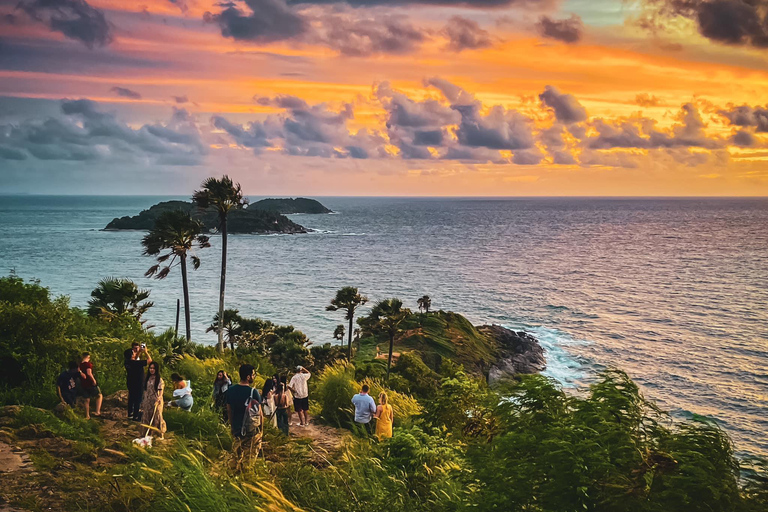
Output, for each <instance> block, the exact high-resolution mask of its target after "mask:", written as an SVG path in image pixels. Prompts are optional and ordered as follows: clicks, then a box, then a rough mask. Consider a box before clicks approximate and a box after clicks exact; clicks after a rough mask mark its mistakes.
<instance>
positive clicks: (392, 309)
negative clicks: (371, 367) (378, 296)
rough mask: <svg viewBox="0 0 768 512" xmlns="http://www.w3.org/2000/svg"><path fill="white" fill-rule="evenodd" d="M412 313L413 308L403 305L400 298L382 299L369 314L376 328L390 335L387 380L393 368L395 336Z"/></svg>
mask: <svg viewBox="0 0 768 512" xmlns="http://www.w3.org/2000/svg"><path fill="white" fill-rule="evenodd" d="M410 314H411V310H409V309H408V308H404V307H403V301H401V300H400V299H386V300H381V301H379V302H377V303H376V305H375V306H373V309H372V310H371V314H370V315H369V316H368V318H369V319H370V320H372V321H373V322H374V328H375V329H376V330H379V331H381V332H384V333H386V334H387V335H388V336H389V357H388V358H387V380H389V370H390V369H391V368H392V353H393V351H394V349H395V336H397V334H398V333H399V332H400V325H401V324H402V323H403V321H404V320H405V319H406V318H408V315H410Z"/></svg>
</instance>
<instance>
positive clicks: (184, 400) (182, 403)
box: [168, 373, 195, 411]
mask: <svg viewBox="0 0 768 512" xmlns="http://www.w3.org/2000/svg"><path fill="white" fill-rule="evenodd" d="M171 380H172V381H173V387H174V389H173V398H175V400H171V401H170V402H168V405H169V406H170V407H178V408H180V409H181V410H183V411H191V410H192V405H193V404H194V403H195V402H194V399H193V398H192V387H190V385H189V382H188V381H186V380H184V377H182V376H181V375H179V374H178V373H174V374H173V375H171Z"/></svg>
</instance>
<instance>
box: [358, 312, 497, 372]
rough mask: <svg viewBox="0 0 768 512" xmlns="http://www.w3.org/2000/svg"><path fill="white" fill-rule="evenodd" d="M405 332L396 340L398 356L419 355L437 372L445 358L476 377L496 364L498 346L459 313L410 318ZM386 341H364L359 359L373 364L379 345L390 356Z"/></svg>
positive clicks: (383, 339)
mask: <svg viewBox="0 0 768 512" xmlns="http://www.w3.org/2000/svg"><path fill="white" fill-rule="evenodd" d="M403 328H404V329H405V332H404V333H403V334H402V335H401V336H400V337H398V338H396V339H395V352H406V351H415V352H418V353H419V355H420V356H421V357H422V359H423V360H424V362H425V363H426V364H427V365H428V366H430V367H431V368H433V369H437V367H438V366H439V364H440V361H441V360H442V359H443V358H446V359H451V360H453V361H455V362H456V363H459V364H463V365H464V367H465V368H467V369H468V370H471V371H473V372H475V373H486V372H487V370H488V367H489V366H490V365H491V364H492V363H493V362H494V361H495V360H496V357H497V349H496V342H495V341H494V340H492V339H490V338H488V337H487V336H485V335H484V334H482V333H480V332H479V331H478V330H477V329H475V327H474V326H473V325H472V324H471V323H470V322H469V320H467V319H466V318H464V317H463V316H461V315H460V314H458V313H451V312H446V311H437V312H434V313H429V314H428V315H427V314H420V313H415V314H413V315H411V316H410V317H409V318H408V319H407V320H406V321H405V322H404V324H403ZM388 343H389V342H388V340H386V339H385V337H379V338H371V337H369V338H364V339H362V340H361V343H360V351H359V352H358V356H357V357H358V358H359V359H360V360H370V359H373V358H374V357H375V355H376V345H377V344H378V345H379V348H380V349H381V351H382V352H387V350H388V348H389V345H388Z"/></svg>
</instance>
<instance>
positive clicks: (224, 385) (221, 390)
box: [213, 370, 232, 423]
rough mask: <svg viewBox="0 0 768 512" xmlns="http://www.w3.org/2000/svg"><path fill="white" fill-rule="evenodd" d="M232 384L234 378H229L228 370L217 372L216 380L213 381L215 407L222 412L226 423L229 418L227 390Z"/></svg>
mask: <svg viewBox="0 0 768 512" xmlns="http://www.w3.org/2000/svg"><path fill="white" fill-rule="evenodd" d="M231 385H232V379H230V378H229V375H227V372H225V371H224V370H219V372H218V373H217V374H216V380H214V381H213V407H214V408H215V409H216V410H217V411H220V412H221V415H222V417H223V418H224V422H225V423H226V422H227V421H228V420H229V418H228V417H227V390H228V389H229V387H230V386H231Z"/></svg>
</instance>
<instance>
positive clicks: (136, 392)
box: [124, 342, 152, 421]
mask: <svg viewBox="0 0 768 512" xmlns="http://www.w3.org/2000/svg"><path fill="white" fill-rule="evenodd" d="M141 354H145V355H146V359H141ZM124 356H125V372H126V385H127V386H128V418H129V419H133V420H135V421H141V399H142V398H143V397H144V368H145V367H146V366H147V365H148V364H149V363H151V362H152V357H151V356H150V355H149V352H148V351H147V347H146V346H142V345H139V344H138V343H135V342H134V343H133V344H132V345H131V348H129V349H127V350H126V351H125V354H124Z"/></svg>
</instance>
